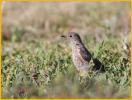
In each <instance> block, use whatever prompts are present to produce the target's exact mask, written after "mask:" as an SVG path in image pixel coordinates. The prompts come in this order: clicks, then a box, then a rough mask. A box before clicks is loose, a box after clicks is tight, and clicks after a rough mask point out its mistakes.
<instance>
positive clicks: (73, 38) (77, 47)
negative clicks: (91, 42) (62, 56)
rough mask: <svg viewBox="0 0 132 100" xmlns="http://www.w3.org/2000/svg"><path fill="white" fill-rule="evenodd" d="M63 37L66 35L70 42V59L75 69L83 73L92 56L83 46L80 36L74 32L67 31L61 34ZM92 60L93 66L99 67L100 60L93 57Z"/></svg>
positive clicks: (86, 69)
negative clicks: (63, 34) (65, 33)
mask: <svg viewBox="0 0 132 100" xmlns="http://www.w3.org/2000/svg"><path fill="white" fill-rule="evenodd" d="M63 37H66V38H67V40H68V42H69V44H70V47H71V49H72V60H73V63H74V65H75V67H76V69H77V70H78V71H79V72H80V73H84V74H85V73H87V71H88V63H89V62H90V60H91V59H92V56H91V54H90V52H89V51H88V50H87V49H86V47H85V46H84V44H83V42H82V40H81V38H80V36H79V35H78V34H77V33H75V32H69V33H68V34H67V35H66V36H63ZM93 62H94V64H95V65H94V66H95V67H100V65H99V64H101V62H100V61H99V60H97V59H93ZM96 64H98V65H96ZM95 69H98V68H94V70H95Z"/></svg>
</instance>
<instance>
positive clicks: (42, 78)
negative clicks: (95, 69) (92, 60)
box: [2, 2, 130, 98]
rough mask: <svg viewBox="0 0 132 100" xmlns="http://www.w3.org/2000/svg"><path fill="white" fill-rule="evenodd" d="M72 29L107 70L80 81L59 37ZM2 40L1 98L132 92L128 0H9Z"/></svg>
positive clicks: (109, 95) (126, 94)
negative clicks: (68, 0) (65, 0)
mask: <svg viewBox="0 0 132 100" xmlns="http://www.w3.org/2000/svg"><path fill="white" fill-rule="evenodd" d="M69 31H74V32H77V33H79V34H80V36H81V38H82V39H83V41H84V43H85V45H86V47H87V48H88V49H89V50H90V52H91V53H92V55H93V56H94V57H98V58H100V60H101V61H102V62H103V64H104V65H105V70H106V72H105V73H104V74H99V75H97V76H96V75H95V74H93V73H92V74H90V76H89V77H88V79H85V80H83V81H81V82H80V79H78V75H77V71H76V70H75V69H74V66H73V64H72V62H71V50H70V48H69V46H68V45H67V43H66V42H65V40H63V39H62V38H61V37H60V36H61V35H62V34H67V32H69ZM2 45H3V48H2V60H3V63H2V67H3V68H2V75H3V80H2V88H3V92H2V93H3V98H129V96H130V59H129V57H130V4H129V2H113V3H112V2H109V3H103V2H102V3H101V2H98V3H92V2H87V3H86V2H85V3H81V2H80V3H72V2H71V3H59V2H56V3H48V2H47V3H44V2H40V3H39V2H34V3H32V2H21V3H20V2H19V3H17V2H5V3H4V4H3V14H2ZM106 80H107V81H106ZM93 83H95V84H93ZM38 84H39V85H38ZM36 86H37V87H36ZM31 87H32V88H31Z"/></svg>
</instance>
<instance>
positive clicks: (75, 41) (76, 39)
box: [62, 32, 82, 46]
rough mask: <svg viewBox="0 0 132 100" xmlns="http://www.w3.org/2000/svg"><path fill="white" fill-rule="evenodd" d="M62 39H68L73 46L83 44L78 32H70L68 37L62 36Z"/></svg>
mask: <svg viewBox="0 0 132 100" xmlns="http://www.w3.org/2000/svg"><path fill="white" fill-rule="evenodd" d="M62 37H64V38H66V39H67V41H68V42H69V43H70V45H72V46H75V45H80V44H82V40H81V38H80V36H79V34H78V33H76V32H69V33H68V34H67V35H62Z"/></svg>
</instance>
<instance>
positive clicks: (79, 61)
mask: <svg viewBox="0 0 132 100" xmlns="http://www.w3.org/2000/svg"><path fill="white" fill-rule="evenodd" d="M72 60H73V63H74V65H75V67H76V68H77V70H78V71H86V70H87V64H88V62H87V61H85V60H84V59H83V58H82V56H81V54H80V49H79V48H76V49H75V48H73V49H72Z"/></svg>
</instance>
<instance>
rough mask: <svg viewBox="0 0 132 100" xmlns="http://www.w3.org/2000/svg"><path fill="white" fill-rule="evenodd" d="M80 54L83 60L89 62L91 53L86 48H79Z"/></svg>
mask: <svg viewBox="0 0 132 100" xmlns="http://www.w3.org/2000/svg"><path fill="white" fill-rule="evenodd" d="M80 54H81V57H82V58H83V59H84V60H85V61H88V62H89V61H90V60H91V54H90V52H89V51H88V50H87V49H86V48H80Z"/></svg>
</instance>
